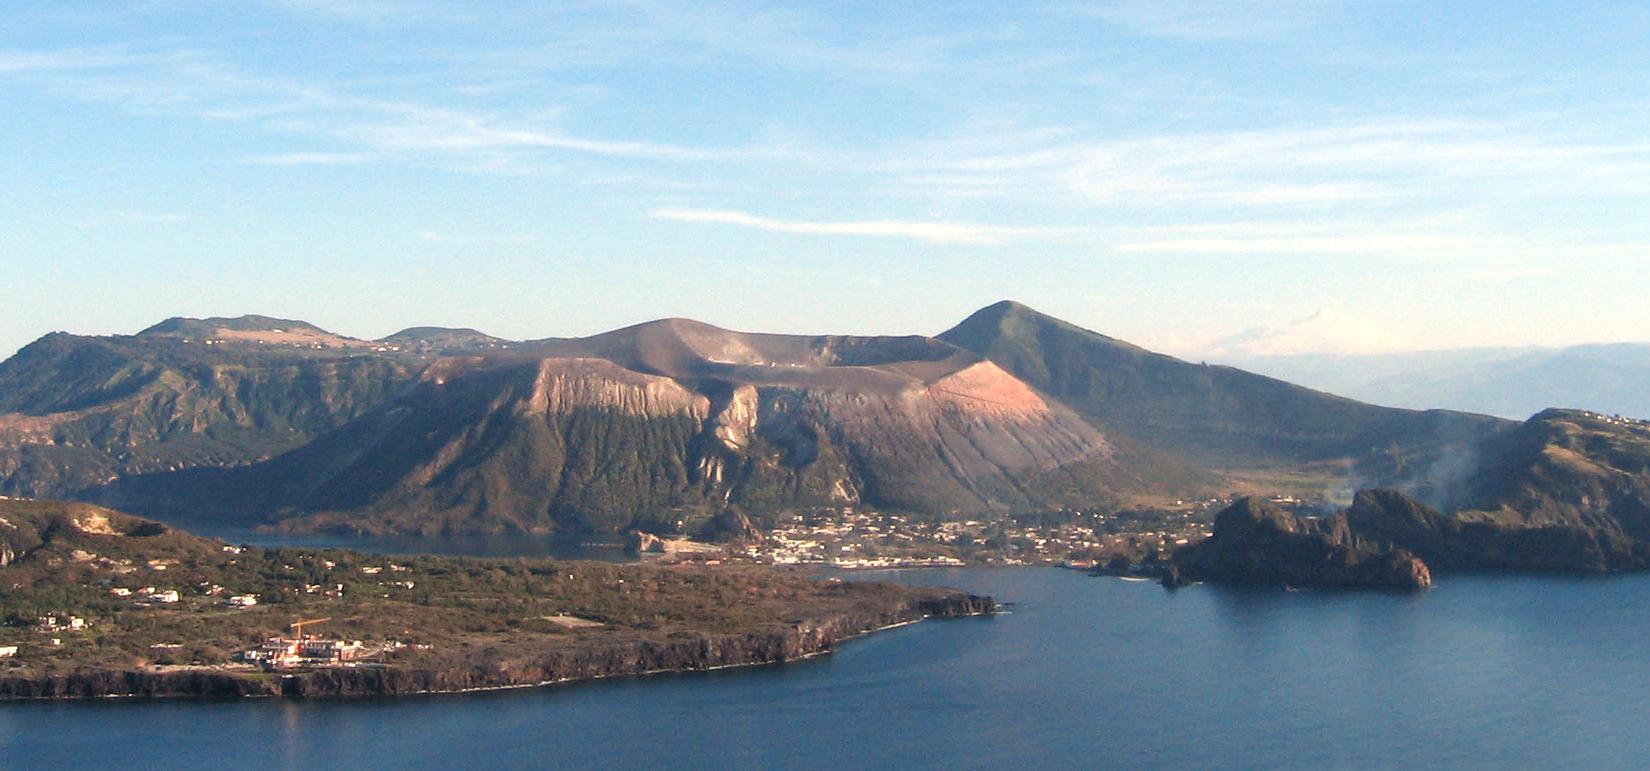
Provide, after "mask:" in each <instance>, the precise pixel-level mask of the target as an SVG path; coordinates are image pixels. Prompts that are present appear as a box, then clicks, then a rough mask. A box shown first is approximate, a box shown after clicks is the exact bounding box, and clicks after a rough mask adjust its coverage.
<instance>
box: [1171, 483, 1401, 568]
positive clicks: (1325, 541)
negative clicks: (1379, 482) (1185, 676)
mask: <svg viewBox="0 0 1650 771" xmlns="http://www.w3.org/2000/svg"><path fill="white" fill-rule="evenodd" d="M1191 581H1212V582H1224V583H1238V584H1261V585H1284V586H1296V587H1315V588H1334V589H1366V588H1367V589H1396V590H1420V589H1426V588H1428V587H1430V586H1432V572H1431V570H1430V569H1429V568H1428V567H1427V565H1426V563H1425V562H1422V561H1421V559H1420V558H1418V557H1416V556H1415V555H1414V554H1411V553H1410V552H1408V551H1405V550H1403V549H1395V550H1391V551H1373V550H1366V549H1361V548H1357V547H1355V546H1353V545H1351V544H1350V543H1349V542H1348V540H1347V535H1346V530H1345V527H1344V524H1343V523H1336V522H1330V523H1327V526H1326V525H1320V524H1315V523H1309V522H1305V521H1302V520H1300V519H1298V518H1296V517H1295V516H1294V515H1292V514H1290V513H1289V512H1286V511H1284V510H1282V509H1280V508H1278V507H1277V506H1274V505H1272V504H1270V503H1268V502H1266V501H1264V500H1260V499H1256V498H1244V499H1242V500H1239V501H1237V502H1236V503H1233V504H1232V505H1231V506H1229V507H1227V508H1226V509H1225V510H1224V511H1222V512H1220V514H1219V515H1217V516H1216V517H1215V529H1214V534H1213V535H1212V536H1210V537H1209V538H1208V539H1206V540H1204V541H1201V542H1199V543H1195V544H1192V545H1190V546H1187V547H1185V548H1182V549H1180V550H1179V551H1177V552H1175V554H1174V557H1173V561H1172V565H1171V567H1170V568H1169V569H1168V571H1167V572H1166V573H1165V575H1164V578H1163V583H1164V585H1166V586H1177V585H1182V584H1184V583H1188V582H1191Z"/></svg>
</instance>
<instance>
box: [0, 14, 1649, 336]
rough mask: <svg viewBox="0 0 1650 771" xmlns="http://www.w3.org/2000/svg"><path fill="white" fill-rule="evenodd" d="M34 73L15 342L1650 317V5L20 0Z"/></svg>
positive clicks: (18, 72) (4, 240) (1443, 324)
mask: <svg viewBox="0 0 1650 771" xmlns="http://www.w3.org/2000/svg"><path fill="white" fill-rule="evenodd" d="M48 6H49V7H48ZM0 104H3V105H4V109H3V110H0V180H3V182H0V289H3V290H4V301H3V302H0V356H4V355H9V353H10V352H12V351H13V350H15V349H16V348H18V347H20V346H22V345H25V344H27V343H28V342H29V341H31V340H33V339H35V338H38V337H39V336H41V335H43V334H46V333H48V332H51V331H54V330H66V331H71V332H76V333H85V334H114V333H122V334H125V333H132V332H136V331H137V330H139V329H142V328H143V327H145V326H148V325H150V324H152V323H155V322H157V321H159V320H161V319H164V318H167V317H171V316H211V315H239V314H243V313H260V314H264V315H271V316H279V317H286V318H301V319H305V320H308V321H311V322H313V323H316V324H318V325H320V326H323V327H326V328H328V329H331V330H333V331H335V332H339V333H342V334H347V335H353V336H357V337H365V338H372V337H379V336H383V335H386V334H389V333H391V332H394V331H396V330H398V329H401V328H404V327H408V326H414V325H442V326H466V327H475V328H479V329H481V330H483V331H485V332H488V333H491V334H495V335H499V336H503V337H510V338H534V337H545V336H567V335H583V334H591V333H596V332H600V331H603V330H606V329H610V328H614V327H618V326H623V325H627V324H631V323H636V322H640V321H645V320H648V319H653V318H660V317H667V316H687V317H692V318H697V319H701V320H704V321H707V322H710V323H713V324H718V325H720V326H724V327H729V328H734V329H743V330H760V331H775V332H801V333H821V332H836V333H855V334H860V333H876V334H911V333H924V334H933V333H937V332H940V331H942V330H944V329H946V328H948V327H950V326H951V325H953V324H955V323H956V322H957V321H960V320H961V319H962V318H964V317H965V316H966V315H968V314H969V313H970V312H972V311H973V310H975V309H977V308H979V307H981V306H984V305H986V304H989V303H991V302H994V301H996V300H1000V299H1004V298H1012V299H1016V300H1019V301H1021V302H1024V303H1026V304H1028V305H1031V306H1033V307H1035V308H1037V309H1039V310H1042V311H1044V312H1047V313H1050V314H1052V315H1055V316H1058V317H1061V318H1064V319H1067V320H1069V321H1072V322H1075V323H1078V324H1080V325H1082V326H1085V327H1088V328H1090V329H1095V330H1097V331H1101V332H1104V333H1106V334H1109V335H1113V336H1116V337H1121V338H1124V339H1127V340H1131V341H1134V342H1138V343H1142V344H1146V345H1149V346H1154V347H1159V348H1164V349H1169V350H1175V351H1196V350H1197V349H1198V348H1199V346H1201V345H1204V344H1205V343H1207V342H1208V341H1211V340H1214V339H1216V338H1219V337H1223V336H1225V335H1228V334H1231V333H1234V332H1237V331H1239V330H1243V329H1247V328H1251V327H1258V326H1269V325H1278V324H1283V323H1286V322H1289V321H1291V320H1293V319H1298V318H1303V317H1306V316H1308V315H1310V314H1312V313H1314V312H1315V311H1317V310H1319V309H1325V308H1327V309H1333V310H1334V311H1335V312H1336V313H1339V314H1343V315H1345V316H1347V317H1352V318H1357V319H1361V320H1364V321H1367V322H1368V323H1370V324H1373V325H1378V326H1379V327H1380V328H1382V329H1384V330H1388V331H1390V332H1391V333H1392V335H1394V336H1395V337H1398V338H1402V339H1404V340H1410V341H1416V342H1415V343H1414V344H1415V346H1416V347H1425V348H1447V347H1463V346H1477V345H1525V344H1536V345H1559V344H1569V343H1579V342H1596V341H1620V340H1645V339H1650V301H1647V298H1650V259H1647V258H1650V216H1647V215H1650V6H1646V5H1645V4H1643V3H1620V4H1615V3H1609V2H1597V3H1548V2H1528V3H1526V2H1517V1H1516V0H1496V1H1493V2H1451V3H1431V2H1420V1H1418V0H1417V1H1415V2H1407V1H1392V2H1388V1H1385V0H1359V1H1358V2H1340V1H1339V0H1295V1H1291V0H1253V1H1250V2H1237V1H1235V0H1232V1H1227V2H1220V1H1218V0H1211V1H1210V2H1185V1H1183V0H1140V1H1136V0H1123V1H1121V2H1092V3H1071V2H1057V3H1048V4H1040V3H998V2H987V3H968V2H959V3H946V4H938V3H927V2H920V3H905V2H897V1H890V0H882V1H880V2H868V3H859V2H852V1H849V0H835V1H833V2H828V3H819V4H810V3H789V4H784V5H772V4H762V3H740V2H718V1H717V0H708V1H707V2H696V3H665V2H658V3H656V2H651V1H650V0H641V1H639V2H620V3H599V2H591V3H583V2H570V3H555V2H530V3H520V4H514V3H497V4H485V5H483V4H473V3H453V4H442V3H433V2H421V1H420V0H402V1H399V2H389V1H387V0H386V1H384V2H379V1H378V0H360V1H358V2H353V3H347V4H339V3H331V2H322V1H321V0H272V1H270V2H244V3H241V2H188V1H184V0H178V1H175V2H168V1H166V0H157V1H155V2H143V3H135V4H130V5H119V4H115V3H106V2H97V3H85V4H75V3H54V4H31V3H13V4H11V5H10V7H9V8H8V9H7V11H6V13H5V14H4V15H3V18H0Z"/></svg>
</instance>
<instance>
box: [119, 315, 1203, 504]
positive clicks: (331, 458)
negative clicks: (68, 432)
mask: <svg viewBox="0 0 1650 771" xmlns="http://www.w3.org/2000/svg"><path fill="white" fill-rule="evenodd" d="M1148 468H1149V469H1150V472H1148V470H1147V469H1148ZM1163 469H1167V470H1169V471H1170V472H1173V473H1171V474H1170V477H1171V478H1173V479H1176V480H1180V481H1183V480H1185V479H1188V478H1192V479H1200V480H1204V479H1207V478H1208V477H1207V476H1200V475H1199V474H1198V472H1196V471H1190V470H1186V469H1185V468H1184V464H1180V465H1179V466H1177V465H1176V462H1175V461H1174V460H1173V459H1172V458H1166V457H1164V456H1162V455H1160V454H1153V453H1141V454H1136V453H1133V452H1120V451H1119V449H1118V447H1116V446H1114V445H1113V444H1112V443H1111V442H1110V441H1108V439H1107V438H1106V437H1105V436H1104V435H1103V434H1102V433H1101V432H1100V431H1098V430H1097V429H1095V428H1094V427H1093V426H1092V425H1090V424H1089V423H1088V422H1086V421H1084V420H1083V419H1082V418H1081V417H1079V416H1078V415H1076V414H1075V413H1073V412H1072V411H1071V410H1069V409H1067V408H1066V407H1064V406H1063V405H1060V404H1058V403H1055V402H1050V401H1048V400H1046V399H1044V398H1043V397H1042V396H1040V395H1039V394H1038V393H1036V392H1035V391H1034V390H1033V389H1031V388H1030V387H1028V386H1027V385H1026V384H1025V383H1023V382H1021V381H1020V380H1018V379H1016V378H1015V377H1013V376H1012V375H1009V374H1008V373H1006V372H1004V371H1003V370H1002V369H1001V368H999V367H998V366H997V365H996V364H994V363H992V362H989V361H986V360H983V359H981V358H980V357H978V356H976V355H974V354H971V353H969V352H966V351H963V350H961V349H958V348H956V347H954V346H951V345H949V344H947V343H944V342H941V341H938V340H935V339H932V338H923V337H881V338H878V337H839V336H813V337H809V336H788V335H763V334H746V333H739V332H731V331H728V330H722V329H718V328H716V327H712V326H709V325H706V324H701V323H698V322H692V321H687V320H681V319H669V320H663V321H658V322H651V323H647V324H641V325H637V326H634V327H629V328H626V329H622V330H617V331H615V332H610V333H607V334H603V335H598V336H595V337H591V338H583V339H577V340H544V341H534V342H528V343H520V344H512V345H510V346H509V347H508V348H504V347H503V346H499V347H497V348H487V349H484V350H476V351H474V352H471V353H467V354H465V355H458V356H450V357H444V358H440V359H437V360H434V361H432V362H431V363H430V364H429V365H428V366H426V367H424V368H423V369H422V371H421V372H420V374H419V375H418V378H417V381H416V382H415V383H413V384H411V385H410V386H408V387H407V388H405V389H404V390H402V391H400V392H399V393H398V394H397V395H396V396H394V397H393V398H389V399H386V400H384V401H383V402H381V403H380V404H378V405H377V406H375V407H374V408H372V409H370V410H368V411H366V412H364V413H363V414H361V415H359V416H357V417H356V418H355V419H354V420H351V421H349V422H348V423H347V424H345V425H342V426H340V427H338V428H336V429H335V430H332V431H329V432H327V433H325V434H323V435H321V436H319V437H317V438H316V439H315V440H314V441H312V442H309V443H307V444H306V445H304V446H303V447H301V448H298V449H295V450H293V451H292V452H289V453H287V454H285V455H283V456H281V457H279V458H276V459H273V460H271V461H268V462H265V463H260V464H257V465H254V466H251V467H248V468H243V469H234V470H229V471H222V472H188V473H178V474H159V475H149V476H147V477H141V478H136V479H121V480H117V481H116V482H115V483H114V484H111V485H108V486H106V487H104V488H102V489H99V490H96V491H92V492H90V493H88V495H89V496H90V497H95V498H97V499H99V500H104V501H108V502H112V503H118V504H120V505H122V506H125V507H128V508H130V509H132V510H134V511H140V512H145V513H151V514H155V515H159V514H161V513H163V512H167V511H172V512H177V511H187V512H191V513H202V514H204V513H208V512H210V511H212V510H224V509H230V510H235V511H239V512H242V513H243V514H250V515H256V516H258V517H260V518H276V519H280V520H283V521H285V522H286V523H288V524H289V525H291V526H308V527H338V528H352V529H365V530H373V531H385V532H391V531H393V532H408V531H422V532H436V531H439V532H458V531H477V530H501V529H503V530H526V531H542V530H552V529H566V528H573V529H581V530H596V531H611V530H618V529H622V528H626V527H633V526H641V527H650V528H656V527H673V526H675V525H676V523H677V522H681V523H682V526H683V527H687V528H689V529H693V528H695V527H703V526H705V525H706V524H707V523H708V522H710V521H711V520H713V519H714V518H716V517H717V516H718V515H720V514H721V513H723V512H724V511H728V510H733V511H738V512H741V513H747V514H749V515H751V516H755V517H757V518H758V519H761V518H764V517H769V516H772V515H774V514H776V513H778V512H782V511H786V510H796V509H804V508H812V507H825V506H841V505H856V504H870V505H874V506H876V507H879V508H884V509H891V510H902V511H912V512H922V513H931V514H941V515H943V514H966V513H975V512H986V511H1005V510H1024V509H1036V508H1047V507H1052V506H1059V505H1100V504H1105V503H1109V502H1112V501H1115V500H1116V499H1117V498H1118V497H1119V496H1122V495H1128V494H1136V493H1141V492H1146V491H1155V492H1167V491H1165V490H1161V489H1158V488H1157V487H1156V486H1157V485H1158V483H1157V482H1156V481H1155V479H1154V474H1155V472H1157V471H1160V470H1163Z"/></svg>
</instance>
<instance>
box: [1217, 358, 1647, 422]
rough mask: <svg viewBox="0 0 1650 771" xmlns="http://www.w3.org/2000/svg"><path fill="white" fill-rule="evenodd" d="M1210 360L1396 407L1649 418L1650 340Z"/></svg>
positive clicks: (1511, 415) (1517, 415)
mask: <svg viewBox="0 0 1650 771" xmlns="http://www.w3.org/2000/svg"><path fill="white" fill-rule="evenodd" d="M1210 356H1211V358H1212V359H1215V360H1218V361H1223V362H1226V363H1229V364H1232V365H1235V366H1240V367H1244V368H1246V369H1250V370H1253V371H1255V372H1261V373H1265V374H1267V375H1271V376H1272V377H1277V378H1282V379H1285V380H1289V381H1291V382H1296V383H1301V384H1303V385H1308V386H1311V387H1313V388H1321V389H1324V390H1327V391H1333V392H1335V393H1339V394H1345V395H1347V396H1350V397H1353V398H1356V399H1361V400H1364V401H1368V402H1373V403H1376V404H1386V405H1391V406H1394V407H1423V406H1428V407H1447V408H1450V409H1458V410H1466V411H1468V412H1481V413H1485V414H1489V415H1499V416H1501V417H1507V418H1520V419H1522V418H1525V417H1528V416H1530V415H1533V414H1535V413H1536V412H1539V411H1541V410H1543V409H1545V408H1547V407H1551V406H1563V407H1572V408H1578V409H1586V410H1592V411H1595V412H1602V413H1607V414H1616V415H1627V416H1630V417H1638V418H1647V417H1650V343H1606V344H1596V345H1577V346H1570V347H1567V348H1464V349H1457V350H1447V351H1419V352H1409V353H1386V354H1367V355H1337V354H1302V355H1295V356H1253V355H1248V356H1245V355H1237V354H1233V355H1228V356H1224V357H1215V356H1214V355H1213V354H1211V355H1210Z"/></svg>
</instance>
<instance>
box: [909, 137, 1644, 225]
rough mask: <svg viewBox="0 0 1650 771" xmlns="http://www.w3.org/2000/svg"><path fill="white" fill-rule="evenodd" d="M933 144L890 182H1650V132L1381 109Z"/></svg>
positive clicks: (1094, 197) (1320, 199)
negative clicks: (1285, 120) (1606, 135)
mask: <svg viewBox="0 0 1650 771" xmlns="http://www.w3.org/2000/svg"><path fill="white" fill-rule="evenodd" d="M962 144H963V145H964V146H963V148H962V149H960V150H958V151H954V152H951V151H946V150H945V149H943V148H941V149H939V150H933V151H929V152H928V153H927V156H928V158H930V159H931V160H925V161H924V162H923V163H921V164H911V163H902V164H894V165H891V166H890V167H888V168H887V170H886V171H887V173H888V175H889V177H890V178H891V180H892V182H891V184H895V185H899V186H901V187H903V188H907V189H912V190H917V191H930V192H932V193H933V194H935V195H949V196H954V197H989V196H992V195H1001V196H1016V195H1028V194H1029V195H1041V196H1050V195H1057V194H1059V193H1061V192H1063V193H1065V194H1066V195H1067V196H1068V202H1070V203H1087V204H1088V205H1091V206H1100V207H1106V208H1121V209H1124V210H1139V209H1157V210H1187V209H1190V208H1192V207H1210V208H1216V209H1220V210H1224V211H1260V210H1281V209H1293V210H1302V209H1313V208H1317V209H1328V208H1344V207H1347V206H1351V205H1357V206H1371V205H1380V206H1388V205H1397V204H1404V203H1413V202H1424V201H1428V200H1429V199H1433V198H1442V197H1449V198H1456V199H1460V198H1462V197H1463V196H1465V197H1468V198H1475V199H1479V200H1485V199H1490V198H1497V197H1505V196H1516V195H1520V194H1524V195H1533V194H1541V195H1554V194H1561V193H1566V192H1577V191H1581V192H1585V191H1590V190H1597V189H1606V190H1610V191H1612V192H1614V193H1617V194H1622V193H1634V192H1639V193H1642V192H1650V141H1640V142H1633V141H1628V142H1599V141H1589V140H1587V139H1585V138H1578V137H1575V136H1569V135H1566V134H1564V133H1562V132H1560V131H1554V130H1542V129H1540V128H1538V127H1532V126H1528V125H1519V124H1517V123H1514V122H1483V121H1460V120H1377V121H1370V122H1363V123H1350V124H1346V125H1340V126H1327V127H1309V128H1301V127H1291V126H1280V127H1274V128H1265V129H1255V130H1244V131H1230V132H1202V133H1189V134H1166V135H1157V136H1144V137H1134V138H1126V139H1113V140H1080V139H1079V140H1063V141H1054V142H1032V143H1028V144H1027V145H1026V146H1024V147H1021V148H1018V149H1015V150H1007V151H1000V152H986V153H979V152H975V151H973V150H972V149H971V148H969V147H967V143H962Z"/></svg>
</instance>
